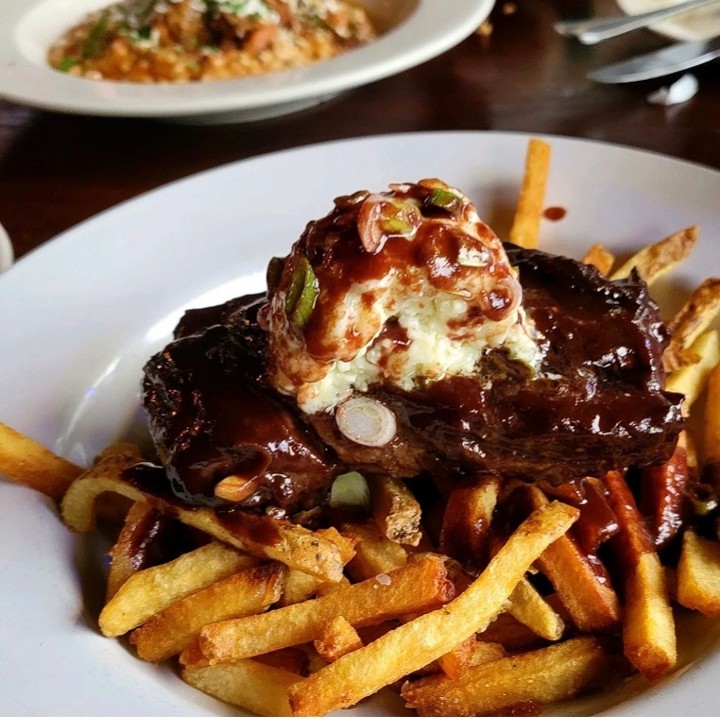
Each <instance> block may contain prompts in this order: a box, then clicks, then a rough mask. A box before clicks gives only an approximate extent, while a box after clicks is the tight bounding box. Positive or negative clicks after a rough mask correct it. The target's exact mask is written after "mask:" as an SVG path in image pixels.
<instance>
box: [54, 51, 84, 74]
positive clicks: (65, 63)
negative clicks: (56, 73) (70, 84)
mask: <svg viewBox="0 0 720 719" xmlns="http://www.w3.org/2000/svg"><path fill="white" fill-rule="evenodd" d="M78 62H80V61H79V60H78V59H77V58H76V57H72V55H65V57H64V58H63V59H62V60H60V62H59V63H58V64H57V69H58V70H60V72H68V71H70V70H72V69H73V68H74V67H75V65H77V64H78Z"/></svg>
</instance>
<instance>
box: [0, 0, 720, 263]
mask: <svg viewBox="0 0 720 719" xmlns="http://www.w3.org/2000/svg"><path fill="white" fill-rule="evenodd" d="M439 1H441V0H438V2H439ZM470 1H471V0H468V2H470ZM617 12H618V11H617V8H616V6H615V4H614V2H612V0H596V1H595V2H591V1H590V0H512V2H510V1H509V0H498V5H497V6H496V8H495V10H494V11H493V13H492V16H491V23H492V33H491V34H489V35H488V36H482V35H480V34H477V35H473V36H472V37H470V38H468V39H467V40H465V41H464V42H463V43H461V44H460V45H458V46H457V47H456V48H454V49H453V50H451V51H449V52H447V53H445V54H444V55H442V56H440V57H438V58H436V59H434V60H432V61H430V62H427V63H425V64H423V65H421V66H419V67H417V68H414V69H412V70H409V71H407V72H404V73H402V74H400V75H396V76H394V77H391V78H388V79H385V80H382V81H379V82H376V83H373V84H372V85H368V86H366V87H363V88H360V89H357V90H354V91H351V92H347V93H345V94H343V95H341V96H340V97H337V98H335V99H333V100H331V101H330V102H327V103H325V104H323V105H320V106H317V107H315V108H313V109H310V110H306V111H304V112H301V113H298V114H295V115H291V116H287V117H282V118H278V119H273V120H267V121H262V122H257V123H253V124H246V125H219V126H210V127H188V126H182V125H175V124H169V123H164V122H159V121H148V120H135V119H112V118H93V117H76V116H71V115H63V114H58V113H52V112H42V111H37V110H33V109H29V108H25V107H21V106H18V105H13V104H10V103H8V102H4V101H2V100H0V223H2V224H4V225H5V227H6V229H7V230H8V233H9V234H10V236H11V237H12V239H13V242H14V245H15V251H16V255H17V256H18V257H20V256H22V255H23V254H25V253H26V252H29V251H30V250H32V249H33V248H35V247H37V246H38V245H40V244H42V243H43V242H45V241H47V240H49V239H50V238H52V237H53V236H55V235H56V234H58V233H59V232H61V231H63V230H65V229H67V228H69V227H71V226H72V225H74V224H76V223H78V222H80V221H81V220H84V219H86V218H88V217H90V216H92V215H94V214H96V213H97V212H100V211H101V210H104V209H106V208H109V207H112V206H113V205H115V204H117V203H119V202H121V201H123V200H126V199H128V198H131V197H134V196H136V195H138V194H139V193H141V192H144V191H146V190H149V189H151V188H153V187H157V186H159V185H162V184H164V183H167V182H170V181H172V180H175V179H177V178H180V177H183V176H186V175H188V174H191V173H194V172H198V171H200V170H205V169H207V168H211V167H215V166H217V165H220V164H224V163H227V162H231V161H234V160H239V159H242V158H246V157H250V156H253V155H258V154H262V153H266V152H270V151H273V150H278V149H283V148H287V147H292V146H297V145H305V144H308V143H315V142H321V141H324V140H333V139H337V138H347V137H357V136H362V135H372V134H379V133H395V132H408V131H426V130H454V129H462V130H469V129H472V130H506V131H522V132H532V133H551V134H558V135H569V136H575V137H585V138H591V139H594V140H603V141H608V142H613V143H620V144H624V145H631V146H634V147H639V148H644V149H647V150H653V151H656V152H661V153H665V154H668V155H673V156H676V157H680V158H684V159H687V160H690V161H693V162H698V163H702V164H705V165H709V166H711V167H715V168H718V169H720V122H718V118H719V117H720V66H719V65H718V64H717V63H715V64H710V65H706V66H704V67H701V68H698V69H697V70H696V73H695V74H696V75H697V77H698V79H699V81H700V91H699V93H698V94H697V95H696V96H695V97H694V98H693V99H692V100H690V101H689V102H687V103H684V104H682V105H676V106H672V107H661V106H656V105H651V104H649V103H648V102H647V99H646V96H647V95H648V93H649V92H651V91H652V90H654V89H656V88H658V87H660V86H661V85H663V84H667V83H668V82H669V81H671V80H672V79H673V78H667V79H665V80H654V81H647V82H642V83H633V84H629V85H616V86H609V85H598V84H594V83H592V82H590V81H588V80H587V79H586V78H585V75H586V73H587V72H588V70H590V69H591V68H594V67H597V66H600V65H603V64H606V63H608V62H612V61H615V60H619V59H622V58H624V57H628V56H630V55H632V54H636V53H639V52H643V51H649V50H653V49H657V48H660V47H662V46H663V45H665V44H667V43H668V40H666V39H664V38H661V37H659V36H657V35H654V34H653V33H651V32H649V31H646V30H643V31H638V32H635V33H632V34H630V35H628V36H625V37H623V38H617V39H615V40H611V41H609V42H607V43H604V44H602V45H600V46H595V47H584V46H582V45H580V44H579V43H577V42H576V41H572V40H568V39H565V38H562V37H559V36H558V35H557V34H556V33H555V32H554V31H553V29H552V23H553V22H554V21H555V20H558V19H561V18H572V17H586V16H588V15H591V14H598V15H609V14H614V13H617Z"/></svg>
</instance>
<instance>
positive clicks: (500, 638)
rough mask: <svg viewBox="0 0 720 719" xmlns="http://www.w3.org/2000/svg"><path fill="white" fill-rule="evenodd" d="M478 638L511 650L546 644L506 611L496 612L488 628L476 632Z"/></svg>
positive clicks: (532, 647)
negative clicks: (478, 632)
mask: <svg viewBox="0 0 720 719" xmlns="http://www.w3.org/2000/svg"><path fill="white" fill-rule="evenodd" d="M478 640H479V641H482V642H485V643H486V644H499V645H500V646H503V647H505V649H507V650H508V651H511V652H515V651H520V650H527V649H534V648H535V647H539V646H543V645H544V644H546V641H545V640H544V639H543V638H542V637H539V636H538V635H537V634H536V633H535V632H534V631H533V630H532V629H530V627H528V626H526V625H525V624H523V623H522V622H519V621H518V620H517V619H515V617H513V616H512V614H510V613H509V612H507V611H504V612H503V613H502V614H498V616H497V617H496V618H495V619H494V620H493V621H492V622H491V623H490V625H489V626H488V628H487V629H486V630H485V631H484V632H481V633H480V634H478Z"/></svg>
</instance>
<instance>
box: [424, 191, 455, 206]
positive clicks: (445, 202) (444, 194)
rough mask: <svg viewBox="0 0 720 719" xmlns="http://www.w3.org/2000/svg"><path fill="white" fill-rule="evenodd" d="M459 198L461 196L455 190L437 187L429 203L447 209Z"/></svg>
mask: <svg viewBox="0 0 720 719" xmlns="http://www.w3.org/2000/svg"><path fill="white" fill-rule="evenodd" d="M459 200H460V198H459V197H458V196H457V195H456V194H455V193H454V192H450V191H449V190H446V189H444V188H442V187H436V188H435V189H434V190H433V191H432V194H431V195H430V197H429V198H428V203H429V204H431V205H435V206H436V207H443V208H445V209H447V208H450V207H452V206H453V205H454V204H456V203H457V202H458V201H459Z"/></svg>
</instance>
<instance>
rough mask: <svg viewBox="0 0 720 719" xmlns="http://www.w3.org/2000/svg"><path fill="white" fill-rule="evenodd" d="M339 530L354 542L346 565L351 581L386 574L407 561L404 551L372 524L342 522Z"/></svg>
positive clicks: (359, 580) (402, 565)
mask: <svg viewBox="0 0 720 719" xmlns="http://www.w3.org/2000/svg"><path fill="white" fill-rule="evenodd" d="M342 533H343V534H344V535H345V536H346V537H350V539H351V540H353V541H354V542H355V556H354V557H353V558H352V559H351V560H350V562H349V563H348V565H347V567H346V572H347V574H348V575H349V576H350V578H351V579H352V580H353V581H355V582H361V581H362V580H364V579H370V577H374V576H376V575H378V574H387V573H388V572H392V570H393V569H399V568H400V567H404V566H405V565H406V564H407V561H408V553H407V550H406V549H405V548H404V547H403V546H402V545H401V544H398V543H397V542H394V541H392V540H390V539H388V538H387V537H385V536H384V535H383V534H382V532H381V531H380V529H379V528H378V526H377V525H376V524H375V523H372V522H367V523H365V524H361V523H358V522H356V523H346V524H343V525H342Z"/></svg>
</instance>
